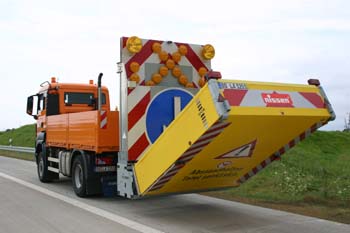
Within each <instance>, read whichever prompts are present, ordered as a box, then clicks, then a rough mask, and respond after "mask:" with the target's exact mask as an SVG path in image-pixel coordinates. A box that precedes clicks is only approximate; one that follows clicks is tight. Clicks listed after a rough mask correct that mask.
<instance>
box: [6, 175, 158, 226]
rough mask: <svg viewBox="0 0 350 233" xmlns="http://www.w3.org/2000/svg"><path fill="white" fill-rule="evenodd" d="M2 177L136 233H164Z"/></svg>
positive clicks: (19, 181) (39, 188)
mask: <svg viewBox="0 0 350 233" xmlns="http://www.w3.org/2000/svg"><path fill="white" fill-rule="evenodd" d="M0 176H1V177H2V178H5V179H8V180H11V181H13V182H16V183H18V184H21V185H23V186H26V187H27V188H30V189H33V190H35V191H38V192H40V193H43V194H45V195H48V196H50V197H53V198H56V199H58V200H61V201H64V202H66V203H68V204H71V205H73V206H75V207H78V208H81V209H83V210H85V211H87V212H90V213H92V214H95V215H98V216H101V217H104V218H106V219H109V220H111V221H113V222H116V223H118V224H120V225H123V226H126V227H128V228H130V229H134V230H136V231H139V232H144V233H163V231H159V230H156V229H154V228H151V227H149V226H146V225H143V224H141V223H138V222H134V221H132V220H130V219H128V218H125V217H122V216H119V215H117V214H113V213H111V212H108V211H106V210H103V209H99V208H97V207H94V206H91V205H88V204H86V203H83V202H81V201H78V200H75V199H73V198H70V197H67V196H64V195H62V194H59V193H56V192H53V191H50V190H48V189H46V188H43V187H40V186H38V185H35V184H32V183H29V182H27V181H24V180H21V179H18V178H16V177H13V176H9V175H7V174H5V173H2V172H0Z"/></svg>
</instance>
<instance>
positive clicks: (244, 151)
mask: <svg viewBox="0 0 350 233" xmlns="http://www.w3.org/2000/svg"><path fill="white" fill-rule="evenodd" d="M255 145H256V139H255V140H254V141H251V142H249V143H247V144H245V145H243V146H240V147H238V148H236V149H233V150H231V151H229V152H227V153H225V154H222V155H220V156H218V157H216V159H227V158H242V157H250V156H252V154H253V151H254V149H255Z"/></svg>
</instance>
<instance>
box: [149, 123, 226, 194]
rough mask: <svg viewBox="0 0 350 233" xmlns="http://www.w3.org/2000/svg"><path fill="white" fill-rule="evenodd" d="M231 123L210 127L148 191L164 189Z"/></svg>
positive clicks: (216, 124)
mask: <svg viewBox="0 0 350 233" xmlns="http://www.w3.org/2000/svg"><path fill="white" fill-rule="evenodd" d="M229 124H230V123H228V122H219V121H218V122H216V123H215V124H213V126H212V127H210V128H209V129H208V130H207V131H206V132H205V133H204V134H203V135H202V136H201V137H200V138H199V139H198V140H197V141H196V142H195V143H194V144H192V145H191V146H190V147H189V148H188V149H187V150H186V151H185V152H184V153H183V154H182V155H181V157H180V158H179V159H178V160H176V162H175V163H174V164H172V165H171V166H170V168H169V169H168V170H166V171H165V172H164V173H163V174H162V175H161V176H160V177H159V179H158V180H156V181H155V182H154V183H153V185H152V186H151V187H150V188H149V190H148V191H154V190H157V189H160V188H162V187H163V186H164V185H165V184H166V183H167V182H168V181H169V180H171V178H173V177H174V176H175V175H176V174H177V173H178V172H179V171H180V170H181V168H183V167H184V166H185V165H186V163H188V162H189V161H191V160H192V159H193V158H194V157H195V156H196V155H197V154H198V153H199V152H201V151H202V150H203V149H204V148H205V147H206V146H207V145H209V144H210V142H211V141H212V140H213V139H214V138H215V137H217V136H218V135H219V134H220V133H221V132H222V131H223V130H224V129H225V128H226V127H227V126H228V125H229Z"/></svg>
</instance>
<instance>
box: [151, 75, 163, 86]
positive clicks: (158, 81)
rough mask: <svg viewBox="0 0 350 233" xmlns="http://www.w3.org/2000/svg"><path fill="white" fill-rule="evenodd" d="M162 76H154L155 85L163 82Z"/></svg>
mask: <svg viewBox="0 0 350 233" xmlns="http://www.w3.org/2000/svg"><path fill="white" fill-rule="evenodd" d="M162 79H163V78H162V76H161V75H160V74H157V73H156V74H153V75H152V81H153V82H154V83H155V84H158V83H160V82H161V81H162Z"/></svg>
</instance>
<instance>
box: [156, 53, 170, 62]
mask: <svg viewBox="0 0 350 233" xmlns="http://www.w3.org/2000/svg"><path fill="white" fill-rule="evenodd" d="M158 56H159V59H160V60H161V61H166V60H168V57H169V55H168V53H167V52H165V51H160V52H159V53H158Z"/></svg>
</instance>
